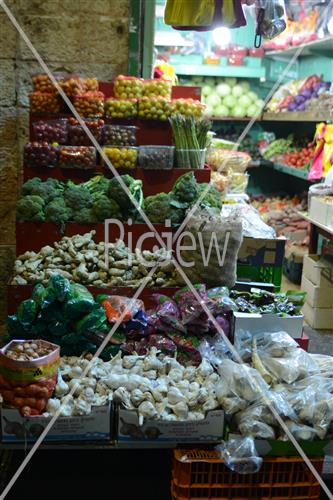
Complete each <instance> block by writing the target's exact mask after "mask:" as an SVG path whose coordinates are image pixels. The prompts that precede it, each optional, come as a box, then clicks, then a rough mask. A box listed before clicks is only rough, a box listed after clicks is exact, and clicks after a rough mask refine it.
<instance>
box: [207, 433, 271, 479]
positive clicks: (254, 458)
mask: <svg viewBox="0 0 333 500" xmlns="http://www.w3.org/2000/svg"><path fill="white" fill-rule="evenodd" d="M216 450H217V451H218V452H219V453H220V455H221V457H222V458H223V460H224V462H225V465H226V466H227V467H229V469H231V470H232V471H234V472H237V473H238V474H254V473H255V472H258V471H259V470H260V468H261V466H262V462H263V459H262V458H261V457H259V456H258V453H257V450H256V448H255V445H254V440H253V438H252V437H245V438H244V437H235V438H232V439H229V440H228V441H223V442H222V443H221V444H220V445H219V446H217V447H216Z"/></svg>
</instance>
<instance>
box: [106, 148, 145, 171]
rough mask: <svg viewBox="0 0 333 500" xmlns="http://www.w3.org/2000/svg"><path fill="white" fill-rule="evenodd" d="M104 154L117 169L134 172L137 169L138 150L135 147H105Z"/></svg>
mask: <svg viewBox="0 0 333 500" xmlns="http://www.w3.org/2000/svg"><path fill="white" fill-rule="evenodd" d="M103 152H104V154H105V155H106V156H107V157H108V158H109V159H110V160H111V163H112V165H113V166H114V167H115V168H125V169H130V170H132V169H133V168H135V167H136V163H137V158H138V148H137V147H135V146H117V147H114V146H104V147H103Z"/></svg>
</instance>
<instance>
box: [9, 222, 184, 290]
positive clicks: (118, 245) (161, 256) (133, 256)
mask: <svg viewBox="0 0 333 500" xmlns="http://www.w3.org/2000/svg"><path fill="white" fill-rule="evenodd" d="M95 233H96V231H90V232H89V233H86V234H76V235H74V236H71V237H69V236H64V237H63V238H62V239H61V240H60V241H58V242H55V243H54V246H53V247H51V246H49V245H47V246H45V247H43V248H41V249H40V251H39V252H38V253H36V252H32V251H29V252H25V253H24V254H22V255H19V257H18V258H17V260H16V261H15V265H14V277H13V280H12V285H26V284H28V283H33V284H34V283H38V282H41V283H47V281H48V278H49V277H50V276H52V275H54V274H59V275H61V276H63V277H64V278H68V279H69V280H70V281H74V282H77V283H81V284H84V285H94V286H131V287H132V286H133V287H137V286H140V285H141V283H142V281H143V280H146V286H157V287H161V286H174V285H175V284H176V281H175V280H174V275H175V272H174V265H173V263H172V260H171V259H172V254H171V252H169V251H167V250H165V249H164V248H160V249H157V250H156V251H154V252H151V251H149V250H143V251H142V252H141V251H140V250H139V249H138V248H136V249H135V251H134V252H131V250H130V249H129V248H128V247H126V245H125V243H124V242H123V241H122V240H117V241H116V242H115V243H109V244H108V249H109V256H108V265H107V262H106V259H105V253H106V252H105V250H106V245H105V242H104V241H101V242H99V243H96V242H95V241H94V240H93V237H94V235H95ZM147 262H149V264H150V266H151V267H154V266H155V265H157V264H158V263H163V266H160V267H158V268H157V270H156V272H155V273H154V275H153V276H147V275H148V272H149V268H147V267H148V266H147Z"/></svg>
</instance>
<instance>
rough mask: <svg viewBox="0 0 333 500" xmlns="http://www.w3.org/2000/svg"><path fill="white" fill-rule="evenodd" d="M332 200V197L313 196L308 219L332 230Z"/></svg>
mask: <svg viewBox="0 0 333 500" xmlns="http://www.w3.org/2000/svg"><path fill="white" fill-rule="evenodd" d="M332 200H333V198H332V196H313V197H312V198H311V204H310V212H309V216H310V218H311V219H313V220H314V221H316V222H319V224H322V225H323V226H327V227H328V228H333V203H332Z"/></svg>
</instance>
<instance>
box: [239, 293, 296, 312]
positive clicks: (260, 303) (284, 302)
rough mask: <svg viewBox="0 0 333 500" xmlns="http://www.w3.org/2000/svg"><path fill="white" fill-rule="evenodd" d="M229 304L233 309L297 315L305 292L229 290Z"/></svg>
mask: <svg viewBox="0 0 333 500" xmlns="http://www.w3.org/2000/svg"><path fill="white" fill-rule="evenodd" d="M229 297H230V299H231V300H230V302H229V305H230V307H231V308H232V310H233V311H238V312H246V313H260V314H277V315H278V316H297V315H299V314H300V313H301V309H302V307H303V305H304V302H305V292H296V291H292V290H290V291H288V292H286V293H272V292H268V291H265V290H260V289H257V288H251V290H250V291H249V292H238V291H236V290H231V291H230V293H229Z"/></svg>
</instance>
